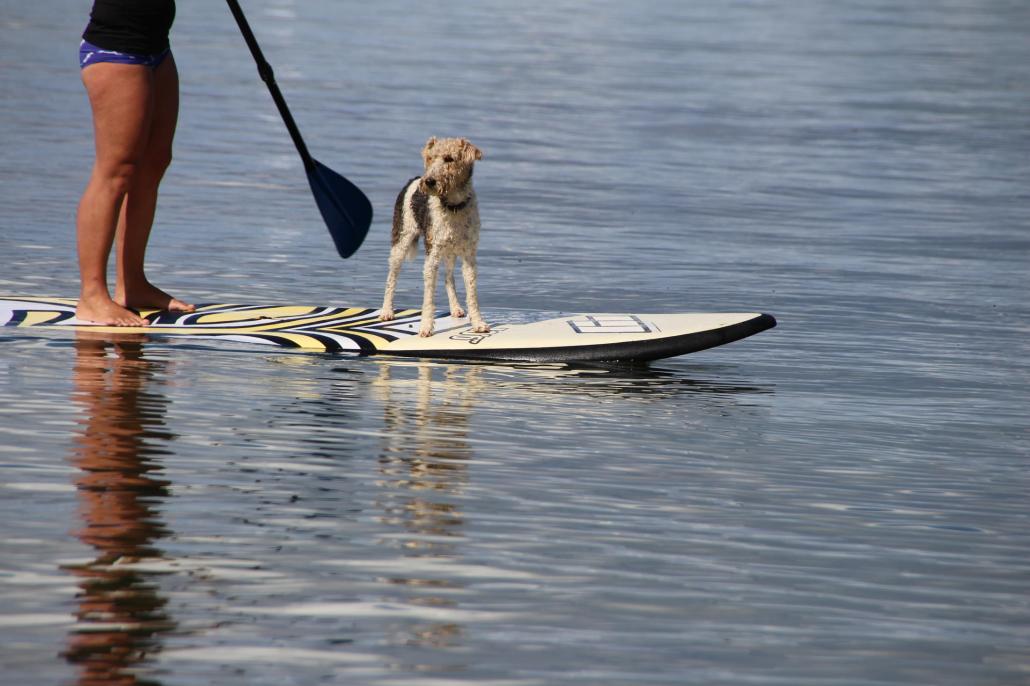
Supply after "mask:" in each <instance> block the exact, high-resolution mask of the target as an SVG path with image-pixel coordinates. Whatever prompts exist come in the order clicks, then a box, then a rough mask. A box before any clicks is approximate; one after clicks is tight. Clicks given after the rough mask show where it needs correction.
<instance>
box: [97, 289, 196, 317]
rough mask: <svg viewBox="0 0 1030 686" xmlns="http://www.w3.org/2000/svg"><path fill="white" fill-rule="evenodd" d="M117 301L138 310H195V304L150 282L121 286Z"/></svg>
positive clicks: (117, 291)
mask: <svg viewBox="0 0 1030 686" xmlns="http://www.w3.org/2000/svg"><path fill="white" fill-rule="evenodd" d="M114 299H115V302H117V303H119V304H121V305H123V306H125V307H131V308H134V309H137V310H149V309H153V310H167V311H169V312H193V311H194V310H195V309H197V308H196V306H195V305H193V304H191V303H187V302H183V301H182V300H179V299H178V298H173V297H172V296H170V295H168V294H167V293H165V292H164V291H162V290H161V289H160V288H158V287H157V286H154V285H153V284H151V283H149V282H144V283H142V284H138V285H133V287H132V288H131V289H129V288H127V287H126V288H124V289H122V288H119V289H117V290H116V291H115V296H114Z"/></svg>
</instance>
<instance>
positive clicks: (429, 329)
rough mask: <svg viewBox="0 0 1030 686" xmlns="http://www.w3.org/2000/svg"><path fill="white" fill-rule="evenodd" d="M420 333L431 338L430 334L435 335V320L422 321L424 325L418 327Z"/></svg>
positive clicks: (423, 336)
mask: <svg viewBox="0 0 1030 686" xmlns="http://www.w3.org/2000/svg"><path fill="white" fill-rule="evenodd" d="M418 335H419V336H421V337H422V338H429V337H430V336H432V335H433V322H432V320H430V321H428V322H422V325H421V326H420V327H419V329H418Z"/></svg>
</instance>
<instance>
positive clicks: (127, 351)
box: [64, 333, 173, 684]
mask: <svg viewBox="0 0 1030 686" xmlns="http://www.w3.org/2000/svg"><path fill="white" fill-rule="evenodd" d="M75 350H76V359H75V369H74V374H73V377H74V383H75V392H74V395H73V399H74V401H75V402H76V404H77V405H79V407H80V408H81V409H82V414H83V416H84V419H83V421H82V424H81V428H80V429H79V432H78V435H77V436H76V447H75V449H74V451H73V453H72V457H71V461H72V463H73V464H74V466H76V467H77V468H78V469H79V470H80V472H79V474H78V476H77V477H76V480H75V485H76V488H77V490H78V496H79V514H80V517H81V520H82V527H81V528H80V529H78V530H77V531H76V532H75V534H76V535H77V536H78V537H79V539H80V540H81V541H82V542H83V543H85V544H87V545H89V546H92V547H93V548H94V549H95V550H96V553H97V556H96V559H95V560H93V562H89V563H86V564H82V565H70V566H68V567H66V569H68V570H69V571H70V572H71V573H73V574H75V575H76V576H78V577H79V578H80V581H79V587H80V589H81V590H80V592H79V594H78V602H79V611H78V613H77V617H78V624H77V625H76V627H75V629H73V630H72V633H71V636H70V638H69V645H68V649H67V650H66V651H65V653H64V656H65V658H66V659H67V660H68V661H69V662H73V663H75V664H77V665H79V666H80V668H81V672H80V678H79V683H80V684H101V683H102V684H122V683H124V684H135V683H138V682H137V681H136V679H135V677H134V676H133V675H132V674H131V673H130V672H129V670H130V669H132V668H134V667H137V666H138V665H139V663H140V662H141V661H143V660H144V659H145V658H146V655H147V654H148V653H153V652H156V651H157V650H159V649H160V644H159V642H158V640H157V638H158V636H159V635H160V633H161V632H164V631H168V630H169V629H171V628H172V627H173V622H172V621H171V620H170V618H169V617H168V615H167V614H166V613H165V611H164V606H165V603H166V600H165V599H164V598H162V597H161V596H159V595H158V593H157V584H156V583H155V582H156V579H155V578H154V575H153V573H149V574H148V573H147V572H143V571H138V570H135V569H133V568H132V565H131V563H132V562H136V561H139V560H141V559H145V558H154V557H160V552H159V551H158V550H157V548H156V547H155V546H154V542H155V541H156V540H158V539H160V538H163V537H165V536H167V535H168V532H167V530H166V529H165V528H164V526H163V524H162V523H161V521H160V518H159V512H158V510H157V508H156V507H155V504H156V503H157V502H158V499H159V498H164V497H167V496H168V491H167V482H165V481H162V480H160V479H157V478H155V477H154V472H157V471H159V470H160V466H159V465H158V464H156V463H155V462H154V461H153V459H152V455H153V454H154V453H156V452H157V451H156V450H155V446H154V443H155V440H156V441H166V440H169V439H170V438H172V436H171V435H170V434H168V433H167V432H166V431H164V421H163V415H164V411H165V407H166V405H167V403H168V401H167V400H166V399H165V398H164V397H163V396H162V395H161V394H160V393H155V392H154V389H153V387H154V386H155V384H156V379H155V378H154V377H155V376H157V374H156V372H159V371H160V369H159V368H158V367H157V366H156V364H155V363H154V362H152V361H149V360H146V359H144V356H143V347H142V344H141V343H140V342H139V341H134V342H121V343H110V342H107V341H104V340H97V339H94V338H91V337H89V335H88V334H85V333H83V334H81V335H80V336H78V337H77V338H76V341H75Z"/></svg>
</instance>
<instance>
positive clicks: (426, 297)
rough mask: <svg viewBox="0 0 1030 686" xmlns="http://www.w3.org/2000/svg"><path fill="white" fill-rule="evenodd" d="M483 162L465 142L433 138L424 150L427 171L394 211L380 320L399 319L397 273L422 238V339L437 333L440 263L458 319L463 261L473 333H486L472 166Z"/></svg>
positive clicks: (404, 193)
mask: <svg viewBox="0 0 1030 686" xmlns="http://www.w3.org/2000/svg"><path fill="white" fill-rule="evenodd" d="M482 158H483V153H482V152H480V150H479V148H477V147H476V146H474V145H472V143H470V142H469V141H468V140H466V139H464V138H444V139H437V138H436V137H435V136H434V137H433V138H430V139H429V140H428V141H427V142H426V145H425V147H424V148H422V159H423V161H424V163H425V173H423V174H422V176H416V177H415V178H413V179H412V180H411V181H409V182H408V183H407V184H406V185H405V186H404V188H403V189H401V192H400V194H399V195H398V196H397V203H396V204H395V205H394V208H393V232H392V237H391V241H392V245H393V247H392V248H391V249H390V271H389V274H388V276H387V277H386V294H385V295H384V296H383V310H382V313H381V314H380V316H379V318H380V319H382V320H383V321H387V320H390V319H393V318H394V311H393V293H394V290H396V288H397V274H398V272H400V268H401V264H402V263H403V262H404V260H406V259H413V258H414V257H415V249H416V245H417V244H418V239H419V236H421V237H422V240H423V241H425V247H426V261H425V264H424V266H423V268H422V288H423V291H422V321H421V323H420V326H419V332H418V333H419V335H420V336H431V335H432V334H433V309H434V305H433V298H434V295H435V291H436V277H437V272H438V271H439V266H440V262H441V261H443V263H444V285H445V287H446V289H447V301H448V304H449V305H450V308H451V316H452V317H464V316H465V310H463V309H462V308H461V305H460V304H459V302H458V294H457V291H455V289H454V264H455V262H456V261H457V258H459V257H460V258H461V275H462V278H463V279H464V281H465V302H466V304H467V305H468V316H469V318H470V319H471V320H472V330H473V331H475V332H477V333H486V332H487V331H489V330H490V327H489V326H488V325H487V323H486V322H485V321H483V317H482V315H480V313H479V298H478V297H477V295H476V276H477V275H476V246H477V245H478V244H479V206H478V205H477V204H476V192H475V191H474V190H473V188H472V168H473V166H474V165H475V162H476V160H480V159H482Z"/></svg>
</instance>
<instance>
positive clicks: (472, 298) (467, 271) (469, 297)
mask: <svg viewBox="0 0 1030 686" xmlns="http://www.w3.org/2000/svg"><path fill="white" fill-rule="evenodd" d="M461 276H462V278H464V279H465V302H466V303H467V304H468V306H469V317H470V318H471V319H472V330H473V331H475V332H476V333H486V332H488V331H489V330H490V326H489V325H488V324H487V323H486V322H485V321H483V316H482V315H481V314H479V296H478V295H477V294H476V256H475V255H465V256H464V257H462V258H461Z"/></svg>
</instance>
